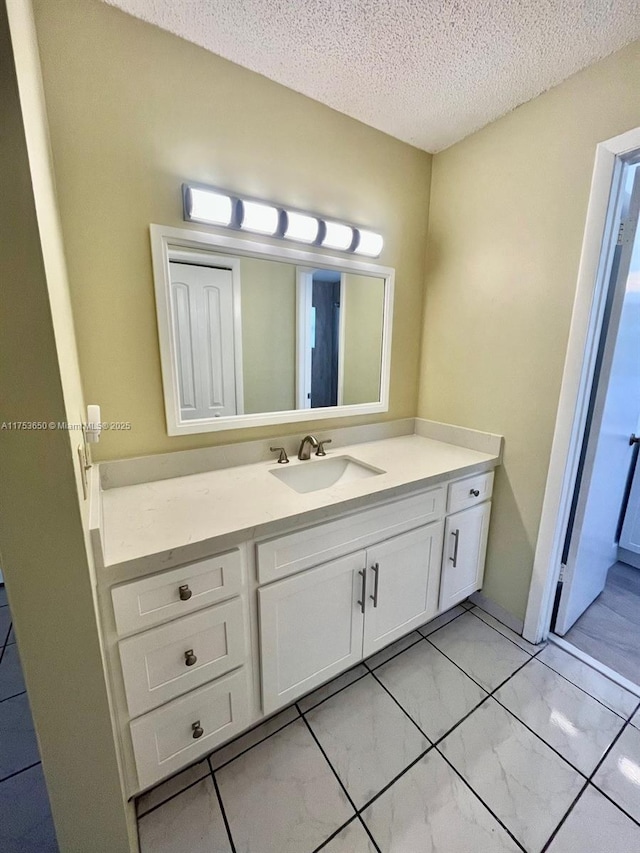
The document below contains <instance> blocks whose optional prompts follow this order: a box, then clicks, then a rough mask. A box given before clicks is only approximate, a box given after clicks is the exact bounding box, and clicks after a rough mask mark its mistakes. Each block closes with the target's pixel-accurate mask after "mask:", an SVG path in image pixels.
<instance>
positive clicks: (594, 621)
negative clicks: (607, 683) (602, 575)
mask: <svg viewBox="0 0 640 853" xmlns="http://www.w3.org/2000/svg"><path fill="white" fill-rule="evenodd" d="M564 639H565V640H567V641H568V642H569V643H571V644H572V645H574V646H576V647H577V648H579V649H582V651H583V652H586V653H587V654H588V655H591V657H593V658H595V659H596V660H598V661H600V663H604V664H606V665H607V666H608V667H611V669H613V670H615V671H616V672H619V673H620V675H624V677H625V678H628V679H629V680H630V681H633V682H634V684H638V685H640V569H634V568H633V566H627V565H626V563H614V565H613V566H611V568H610V569H609V574H608V575H607V582H606V584H605V587H604V590H603V591H602V592H601V593H600V595H599V596H598V597H597V598H596V600H595V601H594V602H593V604H592V605H591V606H590V607H588V608H587V609H586V610H585V612H584V613H583V614H582V616H581V617H580V618H579V619H578V621H577V622H576V623H575V625H573V626H572V627H571V628H570V629H569V630H568V631H567V633H566V634H565V637H564Z"/></svg>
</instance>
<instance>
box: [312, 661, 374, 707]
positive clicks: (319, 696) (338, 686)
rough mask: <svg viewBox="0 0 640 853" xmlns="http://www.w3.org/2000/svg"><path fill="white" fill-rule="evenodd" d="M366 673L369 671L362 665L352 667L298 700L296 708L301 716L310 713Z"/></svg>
mask: <svg viewBox="0 0 640 853" xmlns="http://www.w3.org/2000/svg"><path fill="white" fill-rule="evenodd" d="M368 672H369V670H368V669H367V668H366V666H364V665H363V664H359V665H358V666H354V667H353V669H348V670H347V671H346V672H343V673H342V674H341V675H339V676H338V677H337V678H334V679H333V680H332V681H328V682H327V683H326V684H323V685H322V687H318V689H317V690H314V691H313V693H308V694H307V695H306V696H303V697H302V699H298V708H300V710H301V711H302V713H303V714H304V713H306V712H307V711H310V710H311V708H315V706H316V705H319V704H320V702H324V700H325V699H328V698H329V696H333V695H334V694H335V693H337V692H338V691H339V690H342V689H343V688H344V687H348V686H349V685H350V684H353V682H354V681H357V680H358V679H359V678H362V676H363V675H367V674H368Z"/></svg>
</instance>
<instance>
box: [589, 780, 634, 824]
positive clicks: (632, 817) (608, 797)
mask: <svg viewBox="0 0 640 853" xmlns="http://www.w3.org/2000/svg"><path fill="white" fill-rule="evenodd" d="M589 784H590V785H591V787H592V788H595V789H596V791H597V792H598V793H599V794H602V796H603V797H604V798H605V799H606V800H609V802H610V803H611V804H612V805H614V806H615V807H616V808H617V809H618V811H621V812H622V814H623V815H624V816H625V817H628V818H629V820H630V821H632V822H633V823H635V825H636V826H639V827H640V820H638V818H637V817H634V816H633V815H632V814H629V812H628V811H626V809H624V808H623V807H622V806H621V805H620V803H618V802H616V800H614V799H613V797H612V796H611V794H607V792H606V791H603V790H602V788H601V787H600V786H599V785H596V783H595V782H589Z"/></svg>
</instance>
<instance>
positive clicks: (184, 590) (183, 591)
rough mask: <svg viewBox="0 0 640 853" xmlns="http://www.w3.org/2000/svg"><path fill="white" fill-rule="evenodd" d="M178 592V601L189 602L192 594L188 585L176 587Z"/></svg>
mask: <svg viewBox="0 0 640 853" xmlns="http://www.w3.org/2000/svg"><path fill="white" fill-rule="evenodd" d="M178 592H179V593H180V601H189V599H190V598H191V596H192V595H193V593H192V592H191V590H190V589H189V584H188V583H185V584H184V585H183V586H180V587H178Z"/></svg>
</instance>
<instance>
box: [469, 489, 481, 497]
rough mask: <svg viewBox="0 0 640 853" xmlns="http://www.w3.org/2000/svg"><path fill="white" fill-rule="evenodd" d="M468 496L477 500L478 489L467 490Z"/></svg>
mask: <svg viewBox="0 0 640 853" xmlns="http://www.w3.org/2000/svg"><path fill="white" fill-rule="evenodd" d="M469 494H470V495H472V496H473V497H474V498H479V497H480V489H469Z"/></svg>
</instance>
